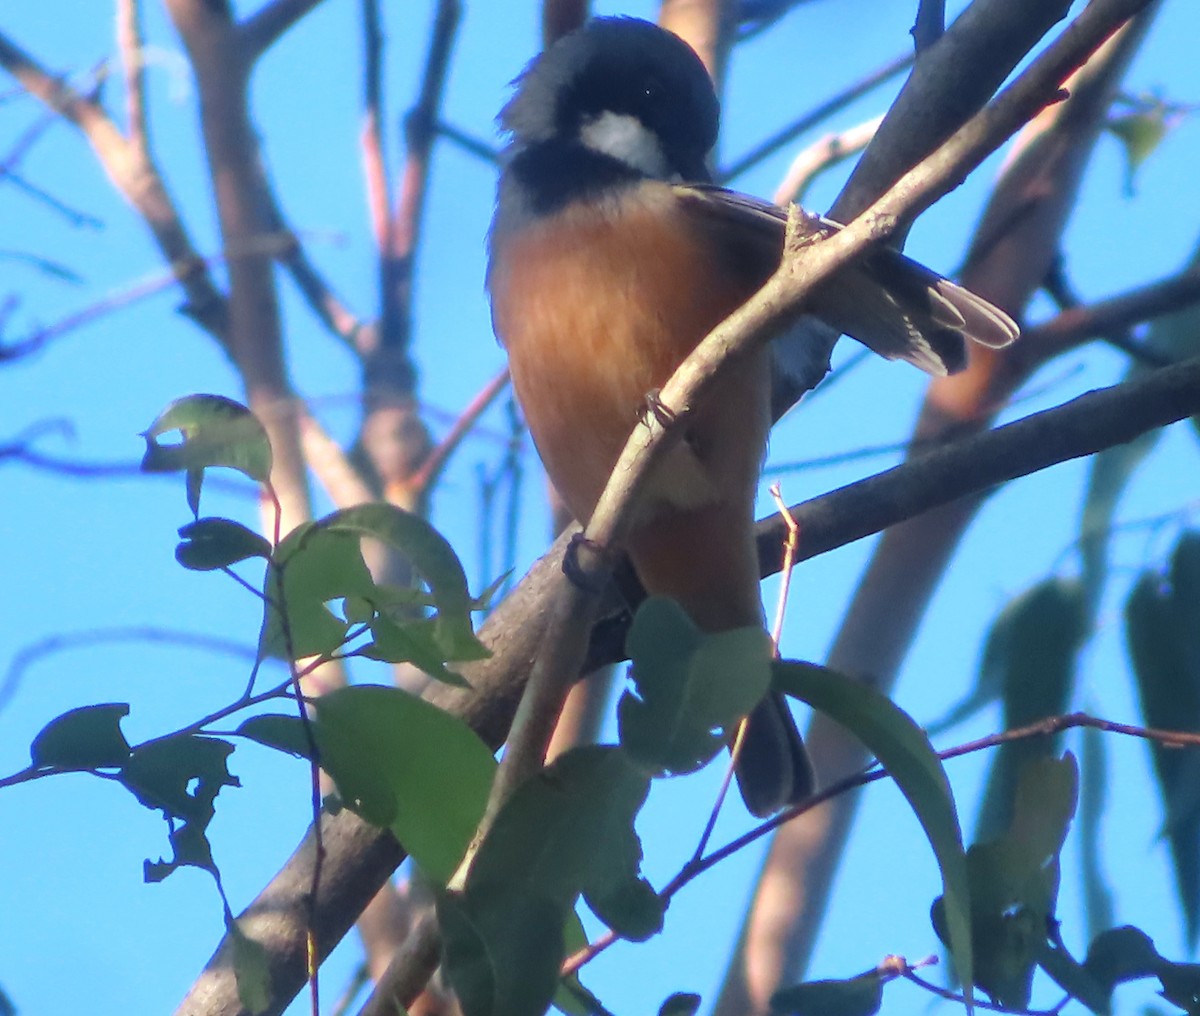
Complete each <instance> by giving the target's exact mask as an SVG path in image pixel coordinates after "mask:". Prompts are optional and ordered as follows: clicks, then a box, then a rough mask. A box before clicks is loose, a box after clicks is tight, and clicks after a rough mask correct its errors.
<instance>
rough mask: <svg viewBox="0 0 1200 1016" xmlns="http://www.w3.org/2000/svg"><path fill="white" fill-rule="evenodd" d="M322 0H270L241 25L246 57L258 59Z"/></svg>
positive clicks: (253, 59) (252, 59)
mask: <svg viewBox="0 0 1200 1016" xmlns="http://www.w3.org/2000/svg"><path fill="white" fill-rule="evenodd" d="M319 3H321V0H270V2H268V3H266V4H264V5H263V6H262V7H260V8H259V9H258V10H257V11H255V12H254V13H253V14H251V15H250V16H249V17H248V18H246V20H245V21H243V22H242V25H241V31H240V34H241V41H242V46H243V47H244V50H245V53H246V58H247V59H248V60H250V61H251V62H253V61H255V60H257V59H258V58H259V57H260V56H262V55H263V53H264V52H266V51H267V50H268V49H269V48H270V47H271V46H272V44H273V43H275V42H276V41H277V40H278V39H279V37H280V36H281V35H283V33H284V32H286V31H287V30H288V29H289V28H291V27H292V25H294V24H295V23H296V22H297V21H299V20H300V19H301V18H302V17H304V15H306V14H307V13H308V12H309V11H311V10H312V9H313V8H314V7H316V6H317V5H318V4H319Z"/></svg>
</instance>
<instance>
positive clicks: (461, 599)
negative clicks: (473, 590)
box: [318, 503, 488, 660]
mask: <svg viewBox="0 0 1200 1016" xmlns="http://www.w3.org/2000/svg"><path fill="white" fill-rule="evenodd" d="M318 526H320V527H321V528H322V529H327V530H329V531H330V532H333V533H352V534H355V535H357V536H359V537H362V536H369V537H372V538H374V539H376V540H380V541H382V542H383V543H386V544H387V545H388V546H389V547H391V548H392V549H393V550H397V551H399V552H400V553H401V554H403V555H404V556H405V557H406V558H407V559H408V561H409V563H410V564H411V565H412V566H413V568H414V569H416V571H417V573H418V574H419V575H420V576H421V578H422V579H423V580H424V581H425V583H426V584H427V585H428V586H429V590H430V592H431V594H432V596H433V604H434V607H435V608H436V610H437V617H436V624H435V632H436V636H435V637H436V642H437V644H438V646H440V647H441V649H442V652H443V656H442V659H443V660H475V659H483V658H485V657H486V656H487V655H488V651H487V649H486V647H484V646H483V645H482V643H480V642H479V640H478V639H476V638H475V633H474V631H473V630H472V628H471V612H472V611H474V610H478V609H479V608H480V604H479V602H478V601H477V600H475V599H473V598H472V597H471V594H470V592H469V591H468V589H467V577H466V574H465V573H464V572H463V568H462V564H460V563H459V560H458V557H457V555H456V554H455V553H454V549H453V548H452V547H451V546H450V544H449V543H447V542H446V538H445V537H444V536H442V534H441V533H439V532H438V531H437V530H436V529H434V528H433V526H431V525H430V524H429V523H428V522H426V521H425V520H424V519H422V518H420V517H419V516H417V515H413V514H411V513H410V512H406V511H403V510H402V509H400V508H397V507H396V506H395V505H390V504H382V503H376V504H365V505H358V506H357V507H355V508H346V509H343V510H342V511H338V512H334V513H333V514H332V515H328V516H326V517H325V518H324V519H322V520H321V521H320V522H319V523H318Z"/></svg>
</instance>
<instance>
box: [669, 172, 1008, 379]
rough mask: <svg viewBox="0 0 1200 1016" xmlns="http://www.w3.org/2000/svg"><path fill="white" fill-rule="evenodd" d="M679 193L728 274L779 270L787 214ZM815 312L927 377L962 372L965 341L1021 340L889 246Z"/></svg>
mask: <svg viewBox="0 0 1200 1016" xmlns="http://www.w3.org/2000/svg"><path fill="white" fill-rule="evenodd" d="M675 193H676V196H677V198H678V199H679V202H680V205H681V207H683V208H684V209H685V210H686V211H687V212H688V213H689V214H690V215H692V216H693V217H694V218H695V219H696V221H697V222H698V223H699V224H700V225H701V226H702V228H705V229H707V230H712V231H715V232H716V237H715V242H717V243H718V244H719V245H720V247H721V249H722V250H725V251H728V255H729V258H730V268H731V270H733V271H737V272H745V273H747V274H753V275H758V276H761V277H762V278H763V280H765V278H766V276H767V275H769V274H770V272H771V271H772V270H774V268H775V266H776V265H777V264H778V263H779V258H780V256H781V255H782V251H783V240H784V232H785V229H786V226H787V211H786V210H785V209H783V208H781V207H779V206H778V205H773V204H770V203H768V202H766V201H760V200H759V199H757V198H754V197H750V196H749V195H746V194H739V193H737V192H735V191H730V190H725V189H724V188H722V187H715V186H709V185H706V184H681V185H678V186H676V187H675ZM814 222H815V223H816V225H817V228H818V229H820V230H821V231H823V232H826V233H829V234H832V233H834V232H836V231H837V230H839V229H841V228H842V227H841V226H840V225H838V223H836V222H831V221H830V220H828V219H814ZM811 311H812V313H813V314H815V315H816V316H817V317H819V318H821V319H822V320H823V321H825V322H827V323H828V324H829V325H831V326H832V327H834V328H836V329H837V330H838V331H840V332H844V333H845V334H846V335H849V336H851V337H852V338H855V339H857V340H858V341H859V342H862V343H863V344H864V345H867V346H869V347H870V348H871V349H873V350H874V351H875V352H876V353H878V354H879V355H880V356H885V357H887V358H888V359H891V360H907V361H908V362H909V363H912V364H914V365H916V366H917V367H920V368H921V369H922V370H924V371H926V372H928V373H930V374H948V373H953V372H954V371H956V370H960V369H961V368H962V367H963V366H965V365H966V346H965V341H966V340H970V341H972V342H978V343H980V344H981V345H984V346H989V347H992V348H999V347H1001V346H1006V345H1008V344H1009V343H1010V342H1012V341H1013V339H1015V338H1016V337H1017V335H1018V328H1017V326H1016V324H1015V323H1014V322H1013V320H1012V319H1011V318H1010V317H1009V316H1008V315H1007V314H1005V313H1004V312H1003V311H1002V310H1000V309H999V308H997V307H994V306H992V304H990V303H988V302H987V301H986V300H984V299H983V298H982V297H979V296H976V295H975V294H974V293H972V292H971V291H970V290H967V289H964V288H963V287H962V286H958V285H955V283H953V282H951V281H950V280H949V279H946V278H943V277H942V276H941V275H938V274H937V272H934V271H931V270H930V269H928V268H926V267H925V266H924V265H920V264H918V263H917V262H916V261H913V260H912V259H911V258H907V257H905V256H904V255H903V254H900V253H898V252H897V251H894V250H892V249H890V248H887V247H882V248H879V249H877V250H874V251H872V252H870V253H869V254H868V255H867V256H866V257H864V258H863V259H862V260H860V261H858V262H856V263H855V264H853V265H851V266H850V267H849V268H847V269H845V270H844V271H842V272H840V273H838V275H837V276H836V277H835V278H834V279H832V280H831V281H830V282H829V283H827V284H826V285H824V286H822V287H821V289H820V291H819V292H818V293H816V294H815V295H814V296H813V299H812V303H811Z"/></svg>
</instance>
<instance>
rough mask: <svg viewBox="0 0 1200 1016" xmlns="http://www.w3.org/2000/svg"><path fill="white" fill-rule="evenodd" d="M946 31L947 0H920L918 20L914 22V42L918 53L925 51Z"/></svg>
mask: <svg viewBox="0 0 1200 1016" xmlns="http://www.w3.org/2000/svg"><path fill="white" fill-rule="evenodd" d="M945 31H946V0H920V3H918V4H917V20H916V21H915V22H913V26H912V37H913V44H914V45H915V46H916V50H917V52H918V53H924V52H925V51H926V50H927V49H929V47H930V46H932V45H933V44H934V43H935V42H937V41H938V39H940V38H941V37H942V36H943V35H944V34H945Z"/></svg>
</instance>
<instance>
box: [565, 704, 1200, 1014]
mask: <svg viewBox="0 0 1200 1016" xmlns="http://www.w3.org/2000/svg"><path fill="white" fill-rule="evenodd" d="M1079 727H1087V728H1091V729H1093V730H1102V731H1104V732H1106V733H1110V734H1121V735H1124V736H1126V737H1136V738H1139V739H1141V740H1144V741H1151V742H1154V743H1156V744H1161V745H1164V746H1167V747H1172V748H1200V734H1196V733H1190V732H1187V731H1181V730H1161V729H1156V728H1151V727H1138V726H1133V725H1131V724H1128V723H1115V722H1114V721H1112V720H1105V719H1102V718H1100V717H1097V716H1090V715H1088V714H1087V713H1070V714H1066V715H1062V716H1047V717H1045V718H1044V719H1041V720H1038V721H1036V722H1034V723H1030V724H1028V725H1027V726H1024V727H1014V728H1013V729H1011V730H1005V731H1001V732H1000V733H998V734H990V735H988V736H987V737H981V738H979V739H978V740H975V741H969V742H967V743H966V744H960V745H957V746H955V747H953V748H947V749H945V750H944V751H939V752H938V753H937V757H938V758H939V759H940V760H941V761H943V762H949V761H952V760H953V759H956V758H962V757H963V756H964V755H973V754H975V753H977V752H980V751H986V750H988V749H990V748H999V747H1001V746H1002V745H1005V744H1012V743H1014V742H1017V741H1030V740H1035V739H1040V738H1044V737H1054V736H1055V735H1057V734H1061V733H1062V732H1063V731H1065V730H1074V729H1076V728H1079ZM886 779H890V774H889V773H888V771H887V770H886V769H883V768H881V767H880V766H879V764H878V763H877V762H874V761H872V762H870V763H869V764H868V766H867V767H866V769H865V770H863V771H861V772H857V773H852V774H851V775H849V776H844V777H842V778H841V779H840V780H838V781H836V782H835V783H832V784H830V785H829V786H828V787H825V788H823V789H822V790H820V791H819V792H818V793H816V794H813V796H812V797H810V798H808V799H806V800H804V801H801V802H800V803H799V804H796V805H793V806H792V807H790V808H788V809H786V810H784V811H781V812H780V813H779V814H778V815H775V816H773V817H771V818H769V819H767V820H766V821H765V822H762V823H760V824H759V825H757V826H755V827H754V828H753V829H751V830H749V831H748V832H745V833H743V834H742V835H741V836H738V837H736V838H735V839H733V840H730V841H729V842H728V843H726V844H725V845H724V846H723V847H719V848H718V849H716V850H714V851H712V853H709V854H705V855H704V856H703V857H694V858H692V859H691V860H690V861H688V862H687V863H686V864H685V865H684V866H683V868H682V869H680V871H679V873H678V874H677V875H676V876H675V877H674V878H672V879H671V880H670V881H669V882H668V883H667V884H666V885H665V886H664V887H663V888H662V890H661V891H660V892H659V893H658V899H659V901H660V902H661V903H662V905H663V907H664V909H666V907H667V906H668V905H669V904H670V902H671V900H672V899H673V898H674V897H675V895H676V893H678V892H679V891H680V890H681V889H683V888H684V887H685V886H687V885H689V884H690V883H691V882H694V881H695V880H696V879H697V878H699V877H700V876H701V875H703V874H704V873H705V872H706V871H708V870H709V869H711V868H714V867H716V865H718V864H720V863H721V862H722V861H724V860H725V859H727V858H729V857H732V856H733V855H734V854H736V853H738V851H741V850H744V849H745V848H746V847H748V846H750V845H751V844H753V843H755V842H757V841H758V840H761V839H762V838H763V837H764V836H767V835H769V834H770V833H773V832H775V830H777V829H779V828H781V827H783V826H786V825H787V824H788V823H790V822H792V821H794V820H795V819H798V818H799V817H800V816H801V815H805V814H807V813H808V812H811V811H813V810H814V809H815V808H819V807H820V806H821V805H823V804H828V803H829V802H831V801H835V800H837V799H839V798H841V797H845V796H846V795H847V794H849V793H850V792H851V791H854V790H860V789H862V788H863V787H867V786H870V785H871V784H872V783H878V782H880V781H881V780H886ZM616 941H618V936H617V935H615V934H614V933H613V932H611V931H609V932H606V933H605V934H603V935H600V936H598V937H597V938H596V939H595V941H593V942H592V943H591V944H590V945H587V946H585V947H584V948H583V949H581V950H579V952H577V953H576V954H575V955H574V956H571V957H569V958H568V959H567V961H566V962H565V963H564V964H563V967H562V975H563V976H566V975H568V974H573V973H575V972H577V971H578V970H579V968H580V967H582V966H584V965H585V964H586V963H589V962H591V960H593V959H595V958H596V957H597V956H598V955H600V953H602V952H604V950H605V949H607V948H608V947H609V946H611V945H612V944H613V943H614V942H616ZM983 1007H984V1008H985V1009H993V1010H996V1011H1002V1012H1012V1011H1013V1010H1010V1009H1000V1010H997V1008H996V1007H995V1006H990V1005H984V1006H983ZM1027 1016H1028V1014H1027Z"/></svg>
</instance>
